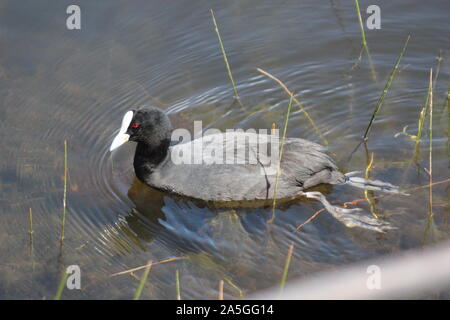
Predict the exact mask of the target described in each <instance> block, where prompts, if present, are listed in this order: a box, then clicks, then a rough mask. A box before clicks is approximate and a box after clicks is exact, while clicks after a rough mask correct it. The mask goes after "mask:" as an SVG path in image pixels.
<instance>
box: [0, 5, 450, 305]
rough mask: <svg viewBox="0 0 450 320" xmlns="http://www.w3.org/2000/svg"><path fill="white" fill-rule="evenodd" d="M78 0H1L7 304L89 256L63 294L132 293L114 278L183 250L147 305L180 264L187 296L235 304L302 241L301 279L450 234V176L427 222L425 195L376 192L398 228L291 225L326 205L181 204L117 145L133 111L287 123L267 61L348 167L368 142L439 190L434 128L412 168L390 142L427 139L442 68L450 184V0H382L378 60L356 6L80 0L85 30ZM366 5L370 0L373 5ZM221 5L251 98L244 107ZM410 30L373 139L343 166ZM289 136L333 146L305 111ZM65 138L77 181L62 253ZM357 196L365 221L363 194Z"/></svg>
mask: <svg viewBox="0 0 450 320" xmlns="http://www.w3.org/2000/svg"><path fill="white" fill-rule="evenodd" d="M72 3H73V2H69V1H58V3H55V2H54V1H33V2H31V1H2V3H1V10H0V24H1V28H0V30H1V31H0V32H1V34H0V36H1V37H0V41H1V44H2V50H1V53H0V67H1V68H0V130H1V131H0V132H1V134H0V150H1V157H0V177H1V180H0V191H1V192H0V257H1V260H0V298H2V299H7V298H20V299H42V298H44V299H51V298H53V297H54V294H55V292H56V289H57V286H58V282H59V279H60V274H61V270H62V269H63V268H64V267H65V266H67V265H72V264H77V265H79V266H80V268H81V270H82V289H81V290H71V291H69V290H65V291H64V293H63V298H66V299H79V298H83V299H86V298H104V299H129V298H132V297H133V294H134V291H135V288H136V287H137V285H138V283H139V281H138V280H137V277H139V276H140V275H141V273H140V272H136V274H135V276H130V275H129V274H126V275H120V276H115V277H111V275H112V274H114V273H117V272H121V271H124V270H127V269H130V268H133V267H138V266H142V265H145V264H146V263H147V261H150V260H151V261H153V262H157V261H162V260H165V259H168V258H174V257H179V258H183V259H180V260H175V261H172V262H168V263H165V264H160V265H155V266H153V268H152V270H151V272H150V276H149V279H148V283H147V285H146V287H145V289H144V292H143V298H146V299H174V298H175V297H176V289H175V288H176V285H175V274H176V271H177V270H178V271H179V273H180V284H181V296H182V298H184V299H192V298H201V299H209V298H212V299H215V298H217V296H218V286H219V282H220V281H221V280H224V282H225V288H224V294H225V298H227V299H230V298H239V297H242V296H247V295H249V294H251V293H252V292H255V291H256V290H258V289H262V288H267V287H270V286H274V285H278V283H279V281H280V279H281V275H282V272H283V267H284V263H285V259H286V255H287V253H288V248H289V246H290V245H291V244H294V253H293V258H292V262H291V266H290V270H289V275H288V281H289V279H294V278H295V279H296V278H301V277H307V276H308V275H311V274H314V273H316V272H319V271H322V270H329V269H332V268H335V267H336V266H339V265H345V264H348V263H351V262H355V261H359V260H363V259H367V258H373V257H377V256H382V255H391V254H396V253H398V252H400V251H403V250H407V249H409V248H415V247H420V246H423V245H428V244H430V243H432V242H437V241H440V240H443V239H448V238H449V237H450V233H449V229H448V224H447V221H448V214H449V211H448V183H443V184H439V185H436V186H435V187H434V189H433V194H434V207H433V212H434V222H433V224H432V228H427V219H426V217H427V215H428V214H429V211H428V210H429V209H428V190H427V188H422V189H417V190H413V191H411V196H410V197H402V196H390V197H384V198H380V199H378V200H376V201H375V202H374V209H373V210H374V211H375V213H377V214H379V215H384V216H386V217H387V219H388V220H389V221H390V222H391V223H392V224H393V225H394V226H397V227H398V230H396V231H394V232H389V233H387V234H385V235H380V234H375V233H373V232H371V231H365V230H357V229H348V228H346V227H345V226H343V225H342V224H341V223H339V222H338V221H336V220H334V219H333V218H332V217H330V216H329V215H328V214H327V213H321V214H319V215H318V216H317V218H315V219H314V220H313V221H312V222H311V223H308V224H306V225H305V226H304V227H302V228H301V229H300V230H299V231H296V229H297V227H298V226H299V225H301V224H302V223H304V222H305V221H306V220H307V219H308V218H309V217H310V216H311V215H313V214H314V213H315V212H316V211H317V210H319V209H320V208H321V206H320V204H319V203H317V202H315V201H305V200H303V199H301V200H300V201H295V202H293V203H288V204H282V205H280V207H279V208H278V209H277V210H276V219H275V221H274V223H273V224H272V225H271V226H270V227H269V228H268V225H267V220H268V219H270V217H271V215H272V210H271V208H270V207H262V208H253V207H245V208H238V209H236V208H234V209H233V208H228V209H227V208H225V209H224V208H214V207H210V206H205V205H202V204H201V203H195V202H192V201H190V200H187V199H180V198H174V197H170V196H167V195H164V194H161V193H160V192H158V191H155V190H152V189H151V188H149V187H146V186H145V185H143V184H142V183H140V182H139V181H138V180H137V179H136V177H135V175H134V172H133V167H132V158H133V154H134V146H133V145H132V144H129V145H127V146H124V147H123V148H121V149H120V150H119V151H118V152H116V153H114V154H113V155H111V154H109V153H108V147H109V145H110V143H111V141H112V138H113V136H114V135H115V133H116V132H117V129H118V127H119V125H120V120H121V117H122V115H123V114H124V113H125V112H126V111H127V110H129V109H131V108H135V107H138V106H141V105H144V104H147V105H153V106H157V107H159V108H162V109H164V110H165V111H166V112H168V113H169V115H170V117H171V120H172V122H173V125H174V127H183V128H187V129H189V130H193V122H194V121H195V120H201V121H203V126H204V129H207V128H218V129H221V130H225V129H230V128H243V129H249V128H256V129H259V128H271V127H272V124H273V123H275V124H276V126H277V127H282V126H283V124H284V116H285V114H286V110H287V104H288V98H289V97H288V96H287V94H286V93H285V92H284V91H283V90H282V89H281V88H280V87H279V86H278V85H277V84H276V83H275V82H274V81H273V80H271V79H269V78H267V77H265V76H263V75H262V74H260V73H258V72H257V71H256V68H262V69H264V70H266V71H268V72H270V73H272V74H273V75H275V76H277V77H278V78H280V79H281V80H282V81H283V82H284V83H285V84H286V85H287V86H288V87H289V89H290V90H292V91H293V92H295V93H296V94H297V96H298V97H299V98H300V99H301V100H302V102H303V104H304V107H305V109H306V110H307V112H308V113H309V114H310V116H311V117H312V118H313V119H314V121H315V122H316V124H317V126H318V127H319V129H320V131H321V132H322V134H323V135H324V137H325V138H326V139H327V140H328V141H329V143H330V144H329V148H330V151H331V152H332V153H333V155H334V157H335V159H336V160H337V162H338V164H339V165H340V167H341V168H342V169H343V170H344V171H354V170H364V169H365V168H366V165H367V161H368V155H370V154H371V153H373V154H374V167H373V170H372V172H371V175H372V177H373V178H376V179H379V180H383V181H389V182H391V183H394V184H398V185H400V186H401V187H402V188H404V189H410V188H416V187H418V186H423V185H426V184H427V183H428V175H427V173H426V171H425V170H424V167H428V154H427V152H428V147H429V139H428V136H427V134H425V135H424V137H423V141H422V143H421V148H420V151H421V158H420V159H419V161H418V163H411V159H412V157H413V154H414V146H413V142H412V140H411V139H410V138H408V137H406V136H400V137H397V138H394V135H395V134H396V133H397V132H400V131H401V130H402V128H403V127H404V126H406V125H408V126H409V129H408V130H409V132H411V133H412V134H415V133H416V130H417V119H418V115H419V112H420V109H421V107H422V105H423V103H424V100H425V97H426V92H427V86H428V73H429V70H430V68H432V67H434V68H435V70H434V71H435V74H436V71H437V69H439V73H438V75H437V81H436V83H435V87H434V107H435V110H434V124H433V172H434V176H433V180H434V181H442V180H445V179H448V176H449V171H448V166H449V160H448V117H447V109H446V103H447V102H446V94H447V88H448V85H449V82H450V79H449V77H450V65H449V58H450V42H449V38H448V36H449V33H448V32H449V30H450V20H449V19H448V12H449V9H450V7H449V3H448V1H446V0H443V1H438V0H436V1H432V2H423V1H417V0H414V1H408V3H407V5H406V4H405V3H403V4H402V3H399V2H395V3H393V2H392V1H379V2H378V4H379V6H380V7H381V13H382V28H381V29H380V30H366V33H367V39H368V43H369V48H370V53H371V59H372V65H373V70H372V68H371V65H370V63H369V60H368V58H367V55H366V54H363V56H362V59H361V61H360V62H358V57H359V55H360V50H361V41H360V33H359V32H360V31H359V26H358V22H357V17H356V14H355V9H354V2H353V1H343V0H333V1H331V0H330V1H322V2H320V3H319V2H317V1H309V0H308V1H294V0H292V1H291V0H288V1H254V0H246V1H227V2H223V1H170V2H162V1H161V2H160V3H156V2H152V3H150V2H148V1H135V2H133V5H131V4H130V3H129V2H126V1H108V2H106V1H105V2H95V3H93V2H92V1H77V4H79V5H80V7H81V14H82V29H81V30H75V31H69V30H67V29H66V25H65V19H66V17H67V15H66V13H65V11H66V8H67V6H68V5H69V4H72ZM370 4H372V3H369V2H368V1H360V6H361V8H362V10H364V9H365V8H366V7H367V6H368V5H370ZM211 8H212V9H214V10H215V14H216V19H217V22H218V24H219V28H220V31H221V35H222V39H223V42H224V45H225V48H226V51H227V54H228V59H229V62H230V65H231V68H232V71H233V76H234V78H235V80H236V84H237V89H238V91H239V94H240V96H241V98H242V102H243V105H244V108H241V107H240V106H239V105H238V104H236V103H234V101H233V91H232V88H231V85H230V82H229V79H228V75H227V71H226V68H225V65H224V62H223V57H222V54H221V52H220V48H219V44H218V40H217V37H216V34H215V32H214V28H213V24H212V21H211V16H210V13H209V10H210V9H211ZM366 16H367V15H366V14H363V17H366ZM407 35H411V40H410V42H409V46H408V49H407V52H406V54H405V56H404V57H403V59H402V62H401V65H400V69H399V70H400V71H399V74H398V76H397V77H396V78H395V80H394V82H393V84H392V87H391V88H390V90H389V92H388V95H387V97H386V100H385V102H384V105H383V107H382V109H381V111H380V113H379V114H378V116H377V119H376V121H375V123H374V126H373V128H372V131H371V134H370V138H369V142H368V145H367V150H366V149H365V148H364V147H361V148H359V149H358V151H357V152H356V153H355V154H354V155H353V157H352V158H351V160H348V157H349V154H350V153H351V151H352V150H353V149H354V147H355V146H356V144H357V143H358V142H359V139H360V137H361V136H362V134H363V133H364V130H365V129H366V126H367V124H368V122H369V120H370V117H371V114H372V112H373V110H374V107H375V104H376V101H377V99H378V97H379V96H380V93H381V92H382V90H383V87H384V84H385V80H386V79H387V77H388V74H389V72H390V70H391V68H392V67H393V65H394V62H395V60H396V58H397V56H398V54H399V53H400V50H401V48H402V46H403V43H404V41H405V39H406V37H407ZM439 56H440V57H441V60H440V63H438V62H437V59H436V58H437V57H439ZM438 65H439V67H438ZM427 128H428V127H426V130H427ZM287 134H288V136H290V137H302V138H306V139H310V140H312V141H315V142H319V143H321V142H322V141H321V139H320V137H319V136H318V134H317V133H316V132H315V131H314V130H313V129H312V128H311V125H310V124H309V122H308V121H307V120H305V117H304V115H303V113H302V112H300V110H299V108H298V107H297V106H294V107H293V111H292V114H291V118H290V121H289V126H288V131H287ZM64 140H67V141H68V146H69V147H68V163H69V180H68V195H67V197H68V199H67V219H66V227H65V230H66V234H65V241H64V245H63V247H62V249H61V248H60V246H59V240H58V239H59V236H60V221H61V215H62V201H63V185H64V180H63V178H64ZM236 187H237V188H239V186H236ZM320 189H321V191H323V192H324V193H326V194H327V198H328V199H329V200H330V201H331V202H333V203H336V204H339V203H344V202H346V201H352V200H355V199H364V193H363V192H362V191H361V190H358V189H354V188H351V187H349V186H334V187H327V186H323V187H320ZM372 195H373V196H377V195H380V194H378V193H375V194H372ZM358 206H360V207H362V208H364V209H366V210H367V212H368V214H370V213H369V212H370V207H369V205H368V204H367V202H364V201H362V202H359V203H358ZM30 208H31V209H32V212H33V229H34V234H33V239H34V241H33V251H32V252H31V253H30V243H29V235H28V230H29V221H28V212H29V209H30Z"/></svg>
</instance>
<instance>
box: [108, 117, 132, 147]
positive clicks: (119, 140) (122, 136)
mask: <svg viewBox="0 0 450 320" xmlns="http://www.w3.org/2000/svg"><path fill="white" fill-rule="evenodd" d="M131 120H133V111H127V113H125V115H124V116H123V119H122V125H121V126H120V130H119V133H118V134H117V136H116V137H115V138H114V140H113V142H112V143H111V147H109V151H113V150H114V149H117V148H118V147H120V146H121V145H123V144H124V143H125V142H127V141H128V139H130V135H129V134H126V133H125V132H127V129H128V127H129V126H130V123H131Z"/></svg>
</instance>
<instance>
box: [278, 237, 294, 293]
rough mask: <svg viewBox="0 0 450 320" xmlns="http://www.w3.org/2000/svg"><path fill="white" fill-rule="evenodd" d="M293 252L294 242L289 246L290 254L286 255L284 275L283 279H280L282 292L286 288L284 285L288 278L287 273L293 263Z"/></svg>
mask: <svg viewBox="0 0 450 320" xmlns="http://www.w3.org/2000/svg"><path fill="white" fill-rule="evenodd" d="M293 252H294V244H291V245H290V246H289V250H288V254H287V257H286V263H285V264H284V271H283V276H282V277H281V281H280V291H281V292H282V291H283V290H284V286H285V285H286V278H287V274H288V271H289V265H290V264H291V259H292V253H293Z"/></svg>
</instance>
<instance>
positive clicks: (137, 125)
mask: <svg viewBox="0 0 450 320" xmlns="http://www.w3.org/2000/svg"><path fill="white" fill-rule="evenodd" d="M131 126H132V127H133V128H135V129H136V128H139V123H133V124H132V125H131Z"/></svg>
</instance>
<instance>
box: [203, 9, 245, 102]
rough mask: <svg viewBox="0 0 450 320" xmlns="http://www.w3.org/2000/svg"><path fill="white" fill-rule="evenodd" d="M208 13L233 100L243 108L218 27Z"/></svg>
mask: <svg viewBox="0 0 450 320" xmlns="http://www.w3.org/2000/svg"><path fill="white" fill-rule="evenodd" d="M210 12H211V17H212V21H213V24H214V30H215V31H216V34H217V39H219V45H220V51H222V56H223V60H224V61H225V66H226V68H227V72H228V77H229V78H230V81H231V86H232V87H233V91H234V98H235V99H236V100H237V102H238V103H239V105H240V106H241V107H242V108H244V106H243V105H242V101H241V98H240V97H239V94H238V91H237V88H236V84H235V82H234V79H233V75H232V73H231V67H230V63H229V62H228V58H227V54H226V52H225V47H224V46H223V42H222V37H221V36H220V32H219V27H218V26H217V22H216V18H215V16H214V11H213V10H212V9H210Z"/></svg>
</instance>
